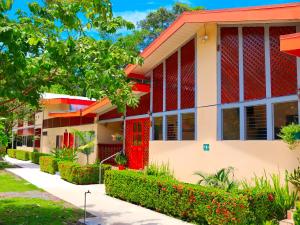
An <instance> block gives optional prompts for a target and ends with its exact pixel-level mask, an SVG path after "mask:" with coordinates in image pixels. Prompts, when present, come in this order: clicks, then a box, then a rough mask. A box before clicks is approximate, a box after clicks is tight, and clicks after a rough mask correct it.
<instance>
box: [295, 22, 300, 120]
mask: <svg viewBox="0 0 300 225" xmlns="http://www.w3.org/2000/svg"><path fill="white" fill-rule="evenodd" d="M296 31H297V32H300V25H298V26H296ZM296 60H297V88H298V90H297V95H298V93H299V89H300V57H296ZM298 123H300V99H299V97H298Z"/></svg>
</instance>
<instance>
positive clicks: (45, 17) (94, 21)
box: [0, 0, 142, 116]
mask: <svg viewBox="0 0 300 225" xmlns="http://www.w3.org/2000/svg"><path fill="white" fill-rule="evenodd" d="M11 4H12V2H11V1H9V0H1V1H0V113H2V114H5V115H3V116H8V113H7V112H12V111H15V110H16V109H18V108H19V107H22V106H23V105H24V104H29V105H33V106H37V105H38V102H39V98H40V95H41V93H42V92H43V91H44V90H45V89H47V88H51V87H52V86H53V85H58V86H60V87H61V90H66V91H67V92H69V93H71V94H72V93H74V94H77V93H79V92H80V93H84V94H85V95H86V96H88V97H91V98H92V97H93V98H96V99H99V98H103V97H108V98H109V99H110V100H111V101H112V103H113V104H116V105H117V106H118V107H119V109H120V110H121V111H122V110H124V109H125V106H126V104H128V105H131V106H134V105H136V104H137V101H138V100H137V98H136V97H135V96H134V95H133V94H132V91H131V83H130V81H128V79H127V78H126V75H125V73H124V67H125V66H126V65H127V64H139V63H142V60H141V59H140V58H139V57H137V56H136V54H134V55H133V54H132V52H131V51H130V50H127V49H126V47H125V48H124V45H122V44H121V43H119V42H113V41H112V40H104V39H96V38H94V37H92V36H91V35H89V32H91V31H93V32H96V33H98V34H103V33H108V34H111V33H115V32H116V31H117V30H118V29H120V28H125V29H133V27H134V26H133V24H132V23H129V22H127V21H125V20H123V19H122V18H121V17H113V14H112V7H111V3H110V1H109V0H80V1H79V0H72V1H71V0H70V1H65V0H52V1H46V2H45V4H43V5H40V4H38V3H36V2H34V3H31V4H29V10H30V14H26V13H25V12H22V11H20V10H19V11H18V13H17V19H11V18H9V17H8V16H7V15H6V14H5V12H6V11H7V10H8V9H9V8H10V7H11ZM9 103H14V104H13V106H12V105H11V104H9Z"/></svg>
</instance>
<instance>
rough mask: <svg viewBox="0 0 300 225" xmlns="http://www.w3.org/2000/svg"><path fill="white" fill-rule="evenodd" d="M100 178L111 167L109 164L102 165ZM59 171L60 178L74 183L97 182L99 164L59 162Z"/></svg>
mask: <svg viewBox="0 0 300 225" xmlns="http://www.w3.org/2000/svg"><path fill="white" fill-rule="evenodd" d="M101 168H102V170H101V171H102V176H101V177H102V179H103V178H104V175H105V172H106V171H107V170H110V169H111V165H102V166H101ZM58 169H59V173H60V176H61V178H62V179H64V180H66V181H68V182H71V183H74V184H98V183H99V165H97V164H91V165H84V166H82V165H79V164H78V163H72V162H59V164H58Z"/></svg>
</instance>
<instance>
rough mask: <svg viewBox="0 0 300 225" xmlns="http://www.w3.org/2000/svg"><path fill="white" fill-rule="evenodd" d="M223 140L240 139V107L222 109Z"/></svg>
mask: <svg viewBox="0 0 300 225" xmlns="http://www.w3.org/2000/svg"><path fill="white" fill-rule="evenodd" d="M222 116H223V119H222V121H223V125H222V126H223V140H239V139H240V109H239V108H232V109H223V111H222Z"/></svg>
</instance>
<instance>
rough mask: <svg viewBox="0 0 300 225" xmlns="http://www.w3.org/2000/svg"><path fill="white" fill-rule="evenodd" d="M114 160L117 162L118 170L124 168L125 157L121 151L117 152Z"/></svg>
mask: <svg viewBox="0 0 300 225" xmlns="http://www.w3.org/2000/svg"><path fill="white" fill-rule="evenodd" d="M115 162H116V163H117V164H118V167H119V170H124V169H125V165H126V163H127V158H126V156H125V155H124V154H123V153H119V154H117V155H116V157H115Z"/></svg>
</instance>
